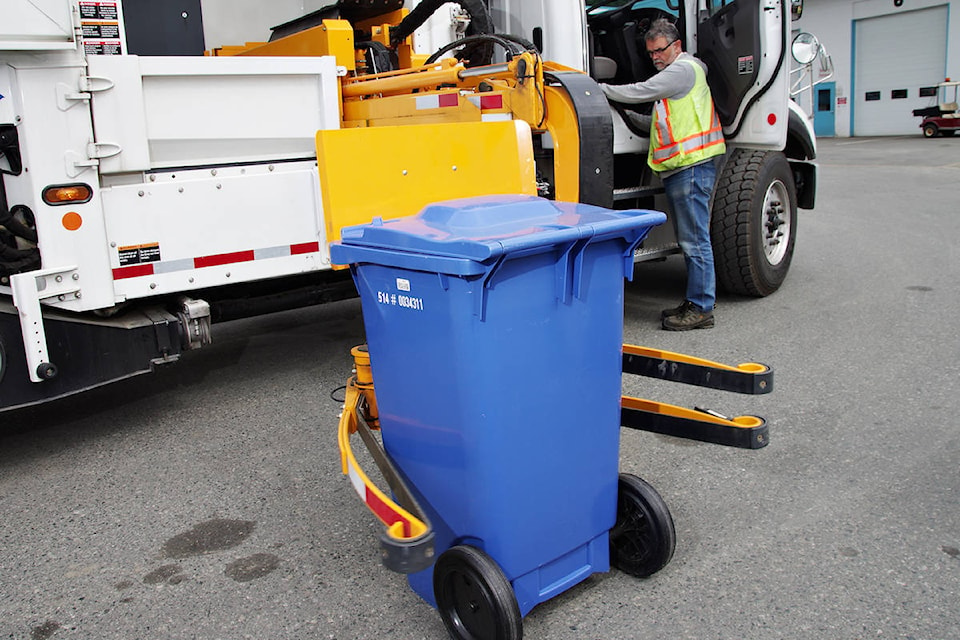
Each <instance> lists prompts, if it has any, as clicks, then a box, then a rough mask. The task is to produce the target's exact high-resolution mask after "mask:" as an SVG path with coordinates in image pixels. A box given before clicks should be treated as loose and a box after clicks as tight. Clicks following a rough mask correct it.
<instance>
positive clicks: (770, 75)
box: [697, 0, 789, 147]
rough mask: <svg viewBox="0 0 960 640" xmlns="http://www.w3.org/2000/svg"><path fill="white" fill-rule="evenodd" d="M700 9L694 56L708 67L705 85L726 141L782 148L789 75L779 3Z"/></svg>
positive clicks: (745, 1) (715, 2)
mask: <svg viewBox="0 0 960 640" xmlns="http://www.w3.org/2000/svg"><path fill="white" fill-rule="evenodd" d="M699 8H700V11H699V18H698V24H697V55H698V57H699V58H700V59H701V60H703V61H704V62H705V63H706V64H707V67H708V68H709V73H708V74H707V81H708V83H709V84H710V90H711V91H712V93H713V99H714V103H715V104H716V108H717V114H718V115H719V116H720V122H721V123H722V124H723V127H724V132H725V133H726V135H727V138H728V139H736V140H737V141H738V142H741V143H744V144H750V145H756V146H771V147H776V146H777V144H778V141H779V144H783V142H782V139H785V136H786V124H787V123H786V122H785V120H786V95H787V91H786V85H785V83H786V82H787V81H788V78H787V76H788V74H789V69H788V68H787V67H786V66H785V65H786V61H785V52H786V50H787V47H786V34H787V29H788V25H789V21H788V14H787V11H786V10H785V8H784V3H783V0H700V7H699ZM765 96H766V98H765ZM771 120H772V122H771ZM780 121H783V122H780ZM780 129H782V132H781V131H780ZM781 134H782V135H781Z"/></svg>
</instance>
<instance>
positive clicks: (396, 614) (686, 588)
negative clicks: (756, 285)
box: [0, 134, 960, 640]
mask: <svg viewBox="0 0 960 640" xmlns="http://www.w3.org/2000/svg"><path fill="white" fill-rule="evenodd" d="M819 164H820V184H819V190H818V199H817V208H816V209H815V210H813V211H801V212H800V219H799V226H798V234H799V235H798V243H797V248H796V253H795V256H794V260H793V266H792V269H791V271H790V274H789V276H788V278H787V280H786V282H785V283H784V285H783V287H782V288H781V289H780V291H778V292H777V293H775V294H774V295H772V296H769V297H767V298H764V299H747V298H740V297H732V296H721V297H720V300H719V307H718V309H717V326H716V328H714V329H711V330H707V331H695V332H687V333H669V332H664V331H661V330H659V328H658V316H659V310H660V309H661V308H663V307H665V306H672V305H673V304H675V303H676V302H677V301H678V300H679V296H681V295H682V286H683V278H684V275H683V267H682V261H681V260H680V259H679V258H677V257H674V258H670V259H668V260H666V261H664V262H660V263H653V264H644V265H640V266H639V267H638V268H637V270H636V277H635V279H634V281H633V282H630V283H628V284H627V285H626V304H625V335H624V340H625V341H626V342H630V343H634V344H640V345H645V346H648V347H655V348H660V349H666V350H671V351H679V352H683V353H689V354H692V355H696V356H700V357H704V358H710V359H714V360H718V361H721V362H726V363H730V364H736V363H740V362H748V361H758V362H763V363H765V364H768V365H770V366H772V367H773V369H774V371H775V390H774V392H773V393H772V394H770V395H767V396H757V397H754V396H739V395H733V394H727V393H722V392H716V391H706V390H703V389H700V388H694V387H682V386H678V385H675V384H667V383H663V382H651V381H649V380H628V381H625V384H624V390H625V392H627V393H629V394H631V395H639V396H642V397H647V398H651V399H655V400H662V401H666V402H671V403H674V404H679V405H684V406H693V405H698V406H706V407H710V408H713V409H716V410H718V411H720V412H722V413H725V414H733V415H739V414H757V415H761V416H764V417H765V418H766V420H767V422H768V424H769V428H770V445H769V446H768V447H766V448H763V449H759V450H755V451H749V450H740V449H732V448H725V447H721V446H717V445H710V444H703V443H697V442H692V441H686V440H680V439H676V438H671V437H667V436H660V435H655V434H650V433H642V432H632V431H631V432H624V433H622V436H621V463H620V466H621V470H623V471H629V472H632V473H636V474H638V475H640V476H641V477H643V478H644V479H646V480H647V481H648V482H650V483H651V484H652V485H653V486H654V487H656V488H657V490H658V491H659V492H660V494H661V495H662V496H663V498H664V500H665V501H666V503H667V504H668V505H669V507H670V510H671V512H672V514H673V518H674V521H675V523H676V529H677V548H676V553H675V555H674V558H673V560H672V562H671V563H670V564H669V565H667V567H666V568H664V569H663V570H662V571H661V572H660V573H658V574H656V575H655V576H654V577H652V578H649V579H645V580H638V579H635V578H632V577H630V576H627V575H625V574H623V573H621V572H619V571H616V570H615V571H612V572H610V573H605V574H596V575H594V576H592V577H590V578H589V579H587V580H586V581H585V582H584V583H582V584H580V585H579V586H577V587H575V588H573V589H571V590H569V591H567V592H566V593H563V594H562V595H560V596H558V597H556V598H554V599H552V600H550V601H548V602H546V603H544V604H542V605H540V606H538V607H536V608H535V609H534V610H533V611H532V612H531V613H530V614H529V615H528V616H527V617H526V618H525V622H524V629H525V637H526V638H528V639H531V640H532V639H548V638H549V639H550V640H564V639H584V638H586V639H638V640H639V639H650V640H661V639H663V640H666V639H670V640H677V639H691V640H708V639H714V638H715V639H718V640H747V639H758V640H767V639H808V638H809V639H818V640H821V639H824V640H829V639H843V640H855V639H866V638H887V639H890V638H901V639H904V640H906V639H914V640H950V639H956V638H960V606H958V605H960V505H958V502H960V421H958V419H957V415H958V414H960V399H958V394H960V339H958V336H957V328H958V326H960V323H958V320H957V318H958V317H960V296H958V286H957V282H958V281H960V250H958V238H960V216H958V215H957V212H958V209H960V137H957V138H937V139H932V140H926V139H923V138H921V137H920V136H919V134H918V135H917V136H913V137H895V138H852V139H836V140H821V141H820V158H819ZM363 340H364V336H363V326H362V321H361V308H360V303H359V301H357V300H349V301H344V302H338V303H334V304H329V305H325V306H320V307H315V308H310V309H303V310H298V311H293V312H286V313H281V314H276V315H272V316H267V317H261V318H255V319H249V320H243V321H238V322H233V323H228V324H223V325H216V326H215V327H214V344H213V345H211V346H209V347H207V348H204V349H202V350H200V351H197V352H192V353H188V354H186V355H185V356H184V357H183V359H182V361H181V362H180V363H178V364H176V365H174V366H171V367H169V368H165V369H162V370H159V371H158V372H157V373H155V374H153V375H150V376H143V377H140V378H137V379H133V380H129V381H126V382H123V383H119V384H116V385H112V386H108V387H105V388H101V389H97V390H94V391H92V392H89V393H87V394H84V395H81V396H76V397H73V398H69V399H66V400H63V401H59V402H56V403H54V404H51V405H47V406H43V407H38V408H33V409H27V410H22V411H19V412H14V413H7V414H2V415H0V514H2V517H0V638H17V639H20V638H25V639H30V640H42V639H46V638H54V639H56V640H60V639H66V638H82V639H97V638H103V639H111V640H112V639H124V640H129V639H139V638H144V639H146V638H150V639H158V638H171V639H181V638H182V639H186V638H202V639H220V638H223V639H241V638H257V639H268V640H281V639H297V640H308V639H314V638H317V639H320V638H325V639H331V638H335V639H341V640H350V639H357V638H363V639H367V638H370V639H372V638H391V639H392V638H397V639H404V640H405V639H410V640H414V639H420V638H443V637H446V636H445V631H444V628H443V625H442V623H441V621H440V618H439V616H438V615H437V613H436V612H435V611H434V610H433V609H432V608H431V607H430V606H429V605H427V604H425V603H424V602H423V601H421V600H420V599H419V598H418V597H417V596H416V595H415V594H414V593H413V592H412V591H411V590H410V589H409V588H408V587H407V585H406V582H405V580H404V578H403V577H402V576H401V575H399V574H395V573H392V572H390V571H388V570H387V569H385V568H384V567H383V566H382V565H381V563H380V559H379V550H378V541H377V534H378V531H379V525H378V523H377V522H376V521H375V520H374V519H373V517H372V516H371V515H370V514H369V513H368V512H367V511H366V509H365V508H364V507H363V506H362V505H361V503H360V501H359V500H358V499H357V497H356V495H355V493H354V492H353V489H352V487H351V485H350V483H349V482H348V480H347V479H345V478H344V477H343V476H342V475H341V473H340V463H339V455H338V452H337V444H336V423H337V415H338V413H339V410H340V405H339V403H338V402H337V400H335V398H337V397H342V395H341V394H339V393H338V392H337V391H336V389H337V387H339V386H340V385H342V384H343V383H344V381H345V380H346V378H347V376H348V375H349V373H350V369H351V360H350V354H349V351H350V348H351V347H352V346H354V345H355V344H360V343H361V342H363ZM520 373H521V372H520V371H518V375H519V374H520ZM541 489H542V490H543V491H545V492H549V490H550V487H549V482H545V483H544V486H543V487H542V488H541ZM552 499H557V498H556V497H553V498H552Z"/></svg>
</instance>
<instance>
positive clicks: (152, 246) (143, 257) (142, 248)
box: [117, 242, 160, 267]
mask: <svg viewBox="0 0 960 640" xmlns="http://www.w3.org/2000/svg"><path fill="white" fill-rule="evenodd" d="M117 251H118V252H119V254H120V266H121V267H126V266H127V265H131V264H143V263H144V262H160V243H159V242H151V243H149V244H132V245H129V246H126V247H119V248H118V249H117Z"/></svg>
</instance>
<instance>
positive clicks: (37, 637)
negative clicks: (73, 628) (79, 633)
mask: <svg viewBox="0 0 960 640" xmlns="http://www.w3.org/2000/svg"><path fill="white" fill-rule="evenodd" d="M58 629H60V623H59V622H54V621H53V620H47V621H46V622H44V623H43V624H41V625H40V626H38V627H34V628H33V630H31V632H30V640H47V638H49V637H50V636H52V635H53V634H54V633H56V632H57V630H58Z"/></svg>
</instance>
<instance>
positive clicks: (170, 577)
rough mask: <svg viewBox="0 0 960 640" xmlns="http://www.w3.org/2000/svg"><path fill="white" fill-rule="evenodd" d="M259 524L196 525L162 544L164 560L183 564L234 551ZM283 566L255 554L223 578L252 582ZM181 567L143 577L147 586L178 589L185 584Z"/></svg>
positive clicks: (221, 521) (270, 556)
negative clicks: (221, 552)
mask: <svg viewBox="0 0 960 640" xmlns="http://www.w3.org/2000/svg"><path fill="white" fill-rule="evenodd" d="M255 526H256V522H251V521H249V520H228V519H225V518H214V519H212V520H206V521H205V522H201V523H200V524H197V525H194V527H193V528H192V529H190V530H189V531H184V532H183V533H180V534H177V535H175V536H174V537H172V538H170V539H169V540H167V541H166V542H165V543H164V544H163V549H162V551H163V556H164V557H166V558H171V559H174V560H183V559H185V558H191V557H194V556H199V555H204V554H208V553H215V552H218V551H225V550H227V549H232V548H234V547H236V546H238V545H240V544H242V543H243V542H244V541H246V540H247V538H249V537H250V535H251V534H252V533H253V530H254V527H255ZM279 566H280V558H278V557H277V556H275V555H273V554H272V553H255V554H253V555H249V556H246V557H243V558H238V559H236V560H234V561H233V562H230V563H229V564H227V566H226V568H225V569H224V574H225V575H226V576H227V577H228V578H230V579H232V580H235V581H237V582H250V581H251V580H256V579H257V578H262V577H263V576H265V575H268V574H269V573H271V572H273V571H274V570H275V569H276V568H277V567H279ZM186 579H187V577H186V575H184V573H183V569H182V568H181V566H180V565H179V564H173V563H171V564H165V565H162V566H160V567H157V568H156V569H154V570H153V571H151V572H150V573H148V574H147V575H145V576H144V577H143V583H144V584H150V585H159V584H169V585H175V584H179V583H181V582H183V581H184V580H186Z"/></svg>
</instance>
